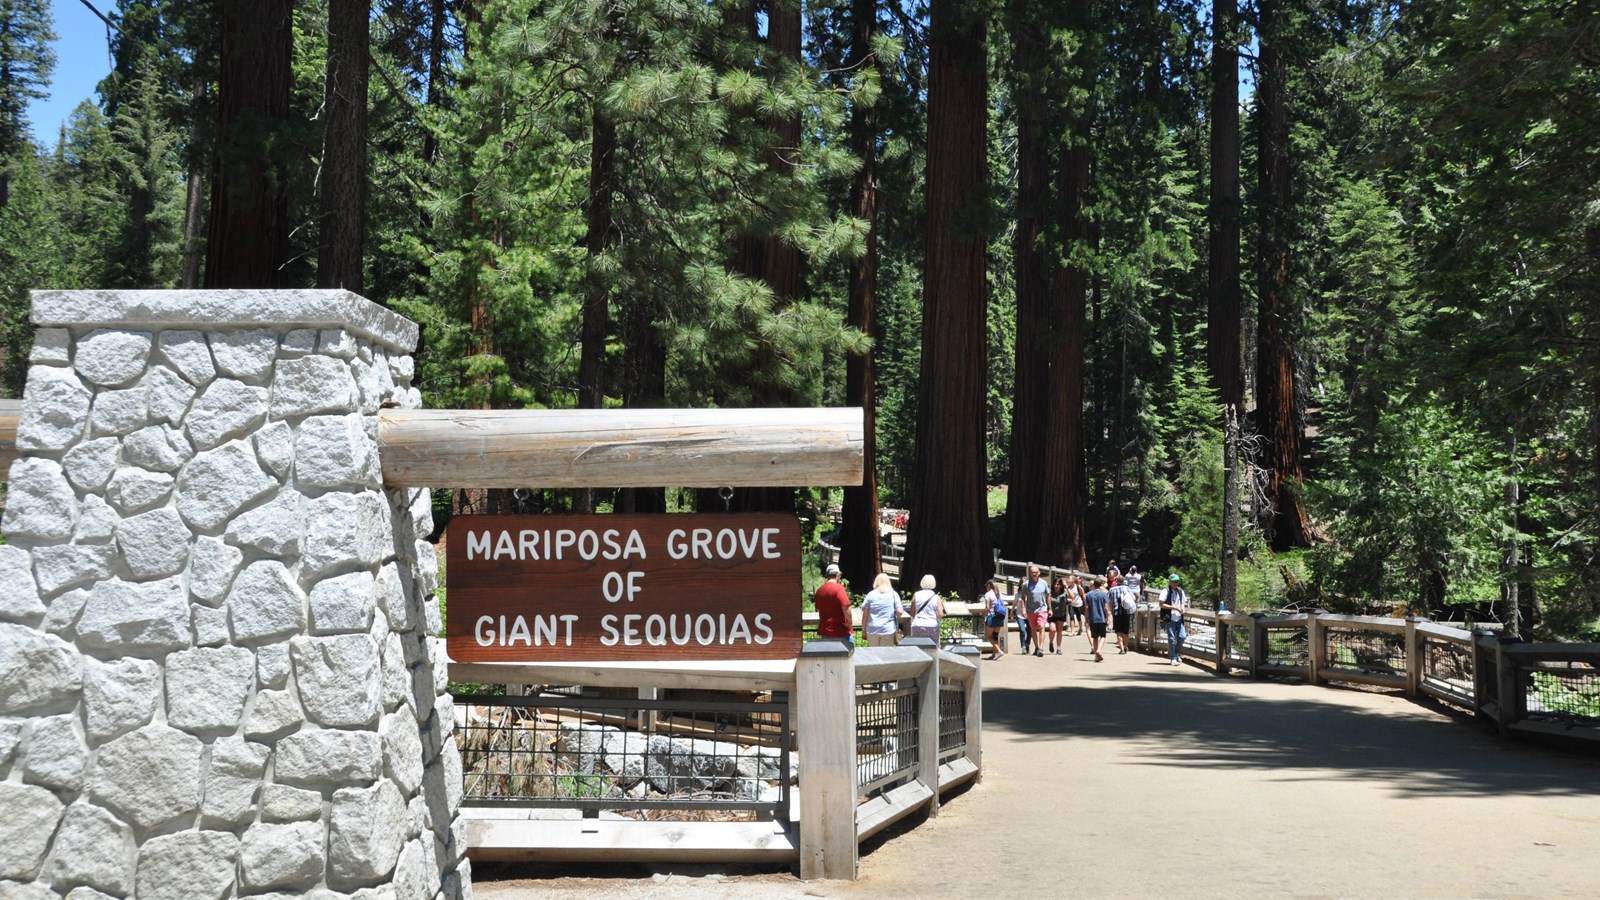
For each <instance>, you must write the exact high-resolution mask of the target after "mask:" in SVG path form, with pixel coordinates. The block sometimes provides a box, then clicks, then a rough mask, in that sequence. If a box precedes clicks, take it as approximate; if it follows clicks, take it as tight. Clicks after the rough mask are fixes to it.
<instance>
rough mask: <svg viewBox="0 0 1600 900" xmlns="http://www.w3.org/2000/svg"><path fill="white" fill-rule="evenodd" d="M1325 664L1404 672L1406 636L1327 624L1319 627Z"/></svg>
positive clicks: (1384, 672)
mask: <svg viewBox="0 0 1600 900" xmlns="http://www.w3.org/2000/svg"><path fill="white" fill-rule="evenodd" d="M1322 635H1323V644H1324V647H1323V650H1324V652H1325V653H1326V655H1325V656H1324V657H1323V659H1325V660H1326V661H1327V662H1326V665H1327V666H1328V667H1330V668H1335V669H1351V670H1354V671H1358V672H1366V673H1369V674H1375V675H1401V676H1403V675H1405V673H1406V637H1405V635H1404V634H1394V633H1391V632H1380V631H1362V630H1360V629H1356V628H1345V627H1341V626H1337V625H1330V626H1328V627H1327V628H1324V629H1323V630H1322Z"/></svg>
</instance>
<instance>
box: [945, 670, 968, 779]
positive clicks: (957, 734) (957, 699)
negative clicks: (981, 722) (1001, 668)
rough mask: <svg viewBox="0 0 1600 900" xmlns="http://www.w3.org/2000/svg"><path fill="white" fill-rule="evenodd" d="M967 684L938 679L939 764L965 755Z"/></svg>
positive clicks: (948, 679) (949, 679)
mask: <svg viewBox="0 0 1600 900" xmlns="http://www.w3.org/2000/svg"><path fill="white" fill-rule="evenodd" d="M967 684H968V682H965V681H956V680H954V679H951V678H944V677H941V678H940V679H939V762H941V763H944V762H949V761H950V760H952V759H956V758H957V757H961V756H965V755H966V753H967Z"/></svg>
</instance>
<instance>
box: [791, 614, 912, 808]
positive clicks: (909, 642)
mask: <svg viewBox="0 0 1600 900" xmlns="http://www.w3.org/2000/svg"><path fill="white" fill-rule="evenodd" d="M900 646H902V647H915V648H916V649H918V650H921V651H922V652H923V653H926V654H927V655H928V668H927V669H925V670H924V671H923V673H922V674H921V675H919V676H917V780H918V781H920V782H922V786H923V787H926V788H927V789H928V791H929V793H930V794H931V795H932V796H930V797H929V798H928V815H930V816H936V815H938V814H939V642H938V641H936V640H934V639H933V638H927V637H914V638H907V639H905V640H903V641H901V642H900ZM801 808H802V810H803V809H804V807H801Z"/></svg>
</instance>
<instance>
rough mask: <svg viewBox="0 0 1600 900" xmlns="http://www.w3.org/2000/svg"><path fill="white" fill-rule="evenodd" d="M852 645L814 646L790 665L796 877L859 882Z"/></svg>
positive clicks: (828, 642)
mask: <svg viewBox="0 0 1600 900" xmlns="http://www.w3.org/2000/svg"><path fill="white" fill-rule="evenodd" d="M854 649H855V648H853V647H851V646H849V645H846V644H844V643H841V642H840V641H836V640H820V641H812V642H811V643H809V644H806V645H805V647H803V648H801V650H800V658H799V659H797V660H795V672H794V675H795V679H794V681H795V684H794V687H795V715H794V728H795V744H796V749H797V750H798V751H799V753H800V877H801V878H802V879H804V880H807V881H810V880H813V879H817V878H829V879H842V880H846V881H851V880H854V879H855V877H856V853H857V847H856V673H855V667H854V664H853V661H852V660H851V654H852V653H853V652H854Z"/></svg>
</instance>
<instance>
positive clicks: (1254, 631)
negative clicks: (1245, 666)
mask: <svg viewBox="0 0 1600 900" xmlns="http://www.w3.org/2000/svg"><path fill="white" fill-rule="evenodd" d="M1265 618H1266V614H1265V613H1251V614H1250V677H1251V678H1260V677H1261V667H1262V666H1264V665H1266V664H1267V626H1266V625H1265V624H1264V623H1263V622H1262V621H1261V620H1262V619H1265Z"/></svg>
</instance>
